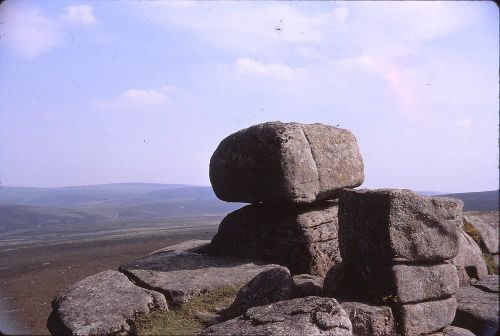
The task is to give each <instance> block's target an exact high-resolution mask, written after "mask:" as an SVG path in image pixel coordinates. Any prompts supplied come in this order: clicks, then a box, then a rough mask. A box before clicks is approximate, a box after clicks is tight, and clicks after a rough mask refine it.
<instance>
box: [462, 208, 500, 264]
mask: <svg viewBox="0 0 500 336" xmlns="http://www.w3.org/2000/svg"><path fill="white" fill-rule="evenodd" d="M464 216H465V218H466V219H467V220H468V221H469V223H470V224H471V225H472V226H473V227H474V228H475V229H476V230H477V231H478V232H479V234H480V235H481V239H482V240H483V242H484V245H485V247H486V250H487V252H488V253H492V254H495V253H498V252H499V249H498V245H499V244H498V241H499V217H498V216H499V213H498V211H467V212H465V213H464Z"/></svg>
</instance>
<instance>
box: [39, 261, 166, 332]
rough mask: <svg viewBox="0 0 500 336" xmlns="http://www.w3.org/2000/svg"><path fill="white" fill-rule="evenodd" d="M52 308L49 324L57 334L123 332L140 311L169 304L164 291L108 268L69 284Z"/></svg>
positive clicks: (51, 330)
mask: <svg viewBox="0 0 500 336" xmlns="http://www.w3.org/2000/svg"><path fill="white" fill-rule="evenodd" d="M52 307H53V309H54V310H53V312H52V314H51V315H50V317H49V320H48V322H47V327H48V329H49V331H50V332H51V333H52V334H53V335H119V334H127V333H129V332H130V331H131V328H132V325H131V324H133V320H134V318H135V317H136V316H137V315H138V314H149V313H150V312H151V311H152V310H155V309H160V310H165V309H167V303H166V301H165V297H164V296H163V295H162V294H160V293H158V292H155V291H151V290H147V289H143V288H141V287H137V286H135V285H134V284H133V283H132V282H130V280H129V279H128V278H127V277H126V276H125V275H123V274H121V273H119V272H116V271H105V272H101V273H98V274H96V275H93V276H90V277H88V278H85V279H83V280H81V281H79V282H77V283H75V284H73V285H71V286H69V287H68V288H67V289H65V290H64V291H63V292H62V293H60V294H59V295H58V296H57V297H56V298H55V299H54V301H53V302H52Z"/></svg>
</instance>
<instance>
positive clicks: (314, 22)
mask: <svg viewBox="0 0 500 336" xmlns="http://www.w3.org/2000/svg"><path fill="white" fill-rule="evenodd" d="M498 13H499V12H498V8H497V7H496V5H495V4H494V3H493V2H481V1H478V2H466V1H462V2H430V1H423V2H404V1H402V2H399V1H398V2H364V1H362V2H201V3H200V2H198V3H193V2H165V1H152V2H133V1H89V2H82V1H9V0H7V1H6V2H4V3H2V5H1V6H0V22H1V23H2V24H1V25H0V179H1V181H2V184H4V185H19V186H66V185H82V184H98V183H110V182H159V183H187V184H201V185H208V184H209V180H208V162H209V159H210V156H211V154H212V153H213V151H214V150H215V148H216V147H217V145H218V143H219V142H220V140H222V139H223V138H224V137H225V136H227V135H229V134H230V133H232V132H234V131H237V130H239V129H241V128H245V127H248V126H250V125H253V124H256V123H260V122H265V121H270V120H281V121H298V122H304V123H314V122H320V123H325V124H330V125H340V126H341V127H344V128H348V129H350V130H351V131H352V132H353V133H354V134H355V135H356V137H357V139H358V143H359V146H360V150H361V152H362V155H363V157H364V161H365V175H366V178H365V183H364V184H363V186H364V187H367V188H378V187H398V188H410V189H415V190H434V191H450V192H453V191H478V190H491V189H496V188H497V186H498V122H499V120H498V106H499V102H498V92H499V88H498V68H499V64H498V55H499V46H498V38H499V35H498V25H499V21H498V20H499V14H498Z"/></svg>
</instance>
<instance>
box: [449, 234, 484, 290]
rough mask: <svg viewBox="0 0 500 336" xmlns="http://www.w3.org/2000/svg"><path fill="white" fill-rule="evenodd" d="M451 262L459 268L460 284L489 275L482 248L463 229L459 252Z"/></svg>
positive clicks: (466, 283)
mask: <svg viewBox="0 0 500 336" xmlns="http://www.w3.org/2000/svg"><path fill="white" fill-rule="evenodd" d="M451 262H452V264H453V265H455V267H456V268H457V272H458V278H459V280H460V285H468V284H470V282H471V279H482V278H484V277H485V276H487V275H488V269H487V267H486V263H485V262H484V259H483V256H482V252H481V249H480V248H479V246H478V245H477V244H476V242H475V241H474V239H472V238H471V237H470V236H469V235H468V234H467V233H465V232H464V231H463V230H462V229H460V238H459V241H458V254H457V256H456V257H455V258H453V259H452V260H451Z"/></svg>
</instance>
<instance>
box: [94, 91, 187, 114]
mask: <svg viewBox="0 0 500 336" xmlns="http://www.w3.org/2000/svg"><path fill="white" fill-rule="evenodd" d="M178 94H182V91H181V90H179V89H177V88H175V87H173V86H170V85H165V86H162V87H161V88H159V89H139V88H132V89H128V90H125V91H123V92H121V93H120V94H118V95H117V96H115V97H112V98H109V99H104V100H97V101H94V102H93V104H92V105H93V107H95V108H97V109H101V110H121V111H138V112H148V111H149V110H156V109H158V108H161V107H164V106H166V105H167V104H168V103H169V102H171V101H172V99H174V98H175V96H176V95H178Z"/></svg>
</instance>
